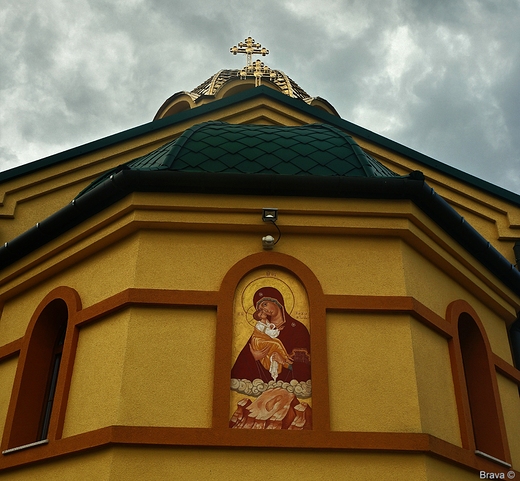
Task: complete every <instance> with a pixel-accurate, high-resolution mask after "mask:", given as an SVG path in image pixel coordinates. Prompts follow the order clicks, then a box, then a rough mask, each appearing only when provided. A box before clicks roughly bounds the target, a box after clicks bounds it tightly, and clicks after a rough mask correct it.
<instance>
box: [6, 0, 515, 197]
mask: <svg viewBox="0 0 520 481" xmlns="http://www.w3.org/2000/svg"><path fill="white" fill-rule="evenodd" d="M249 35H251V36H252V37H254V38H255V40H256V41H257V42H260V43H261V44H262V46H265V47H267V48H268V49H269V50H270V55H269V56H268V57H266V58H265V59H263V60H265V62H266V64H268V65H269V66H270V67H271V68H276V69H279V70H283V71H284V72H285V73H287V74H288V75H289V76H290V77H292V78H293V79H294V80H295V81H296V82H297V83H298V84H300V86H301V87H303V88H304V89H305V90H306V91H307V92H308V93H309V94H310V95H311V96H320V97H323V98H325V99H327V100H328V101H329V102H331V103H332V105H334V106H335V107H336V109H337V110H338V112H339V113H340V115H341V116H342V117H343V118H344V119H347V120H350V121H351V122H354V123H356V124H358V125H361V126H362V127H365V128H367V129H369V130H372V131H374V132H377V133H379V134H382V135H384V136H386V137H388V138H390V139H392V140H395V141H397V142H400V143H402V144H404V145H406V146H408V147H411V148H413V149H415V150H418V151H419V152H422V153H424V154H426V155H429V156H431V157H433V158H435V159H437V160H439V161H441V162H444V163H446V164H449V165H452V166H454V167H457V168H459V169H462V170H464V171H467V172H469V173H471V174H473V175H476V176H477V177H480V178H482V179H485V180H487V181H490V182H492V183H494V184H498V185H500V186H502V187H504V188H506V189H509V190H511V191H513V192H516V193H520V0H276V1H275V0H264V1H262V2H260V1H257V2H251V1H249V2H248V1H245V0H242V1H236V0H218V1H216V0H189V1H187V0H2V1H1V2H0V38H1V42H0V171H3V170H6V169H9V168H12V167H15V166H18V165H21V164H26V163H28V162H31V161H33V160H37V159H40V158H43V157H46V156H48V155H52V154H55V153H57V152H61V151H63V150H66V149H68V148H71V147H75V146H78V145H81V144H84V143H87V142H90V141H93V140H97V139H99V138H103V137H106V136H108V135H110V134H113V133H116V132H120V131H122V130H125V129H129V128H131V127H135V126H138V125H142V124H144V123H147V122H149V121H151V120H152V118H153V116H154V115H155V113H156V111H157V110H158V108H159V107H160V106H161V104H162V103H163V101H164V100H165V99H166V98H168V97H169V96H170V95H172V94H173V93H175V92H178V91H181V90H191V89H193V88H194V87H196V86H197V85H198V84H200V83H201V82H202V81H203V80H205V79H206V78H208V77H210V76H211V75H212V74H213V73H215V72H217V71H218V70H220V69H222V68H241V67H242V66H243V65H244V64H245V59H244V58H243V56H236V57H235V56H233V55H231V54H230V53H229V48H230V47H231V46H233V45H235V44H237V43H238V42H240V41H242V40H244V38H245V37H247V36H249Z"/></svg>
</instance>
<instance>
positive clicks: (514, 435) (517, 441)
mask: <svg viewBox="0 0 520 481" xmlns="http://www.w3.org/2000/svg"><path fill="white" fill-rule="evenodd" d="M497 381H498V389H499V392H500V400H501V403H502V410H503V412H504V422H505V425H506V431H507V435H508V436H507V437H508V440H509V449H510V450H511V459H512V461H513V466H515V467H516V466H519V465H520V437H519V436H518V431H517V429H518V426H520V402H519V399H518V386H517V385H515V384H514V383H513V382H511V381H510V380H509V379H507V378H505V377H504V376H502V375H500V374H497Z"/></svg>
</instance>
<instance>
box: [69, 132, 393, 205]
mask: <svg viewBox="0 0 520 481" xmlns="http://www.w3.org/2000/svg"><path fill="white" fill-rule="evenodd" d="M122 169H130V170H137V171H154V170H170V171H184V172H209V173H236V174H277V175H319V176H348V177H399V176H398V174H396V173H394V172H392V171H391V170H390V169H388V168H386V167H385V166H383V165H382V164H381V163H379V162H378V161H377V160H375V159H374V158H372V157H370V156H369V155H368V154H366V153H365V152H364V151H363V150H362V149H361V147H359V145H358V144H357V143H356V142H355V141H354V140H353V139H352V137H350V135H347V134H345V133H344V132H342V131H341V130H339V129H337V128H335V127H332V126H330V125H324V124H311V125H303V126H298V127H287V126H270V125H244V124H240V125H235V124H227V123H225V122H205V123H202V124H198V125H194V126H193V127H190V128H189V129H187V130H186V131H185V132H184V133H183V134H182V135H181V136H180V137H179V138H177V139H176V140H174V141H172V142H169V143H167V144H165V145H163V146H162V147H159V148H158V149H156V150H154V151H153V152H150V153H149V154H147V155H145V156H143V157H139V158H137V159H134V160H131V161H130V162H127V163H126V164H124V165H122V166H119V167H117V168H116V169H112V170H111V171H109V172H107V173H106V174H104V175H103V176H101V177H100V178H99V179H97V180H96V181H94V183H92V184H91V185H90V186H89V187H87V188H86V189H85V190H84V191H82V192H81V193H80V194H79V195H78V197H79V196H81V195H82V194H84V193H85V192H87V191H89V190H91V189H92V188H93V187H95V186H96V185H98V184H99V183H101V182H103V180H105V179H106V178H107V177H109V176H110V175H112V174H114V173H115V172H118V171H120V170H122Z"/></svg>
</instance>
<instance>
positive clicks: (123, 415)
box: [63, 308, 216, 437]
mask: <svg viewBox="0 0 520 481" xmlns="http://www.w3.org/2000/svg"><path fill="white" fill-rule="evenodd" d="M215 319H216V313H215V312H214V311H213V310H208V309H179V308H175V309H172V308H168V309H166V308H130V309H125V310H124V311H122V312H119V313H117V314H114V315H112V316H109V317H108V318H105V319H103V320H100V321H98V322H96V323H93V324H91V325H87V326H85V327H83V328H81V329H80V336H79V343H78V350H77V355H76V360H75V365H74V373H73V376H72V383H71V388H70V397H69V402H68V409H67V414H66V418H65V426H64V433H63V434H64V437H67V436H72V435H74V434H79V433H81V432H86V431H90V430H94V429H98V428H101V427H104V426H110V425H136V426H173V427H211V413H212V395H213V371H214V366H213V362H214V347H215V336H216V334H215Z"/></svg>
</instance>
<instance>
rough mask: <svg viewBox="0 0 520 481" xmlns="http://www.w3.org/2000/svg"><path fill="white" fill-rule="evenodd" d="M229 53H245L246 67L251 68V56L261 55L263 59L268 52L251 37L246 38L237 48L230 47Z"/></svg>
mask: <svg viewBox="0 0 520 481" xmlns="http://www.w3.org/2000/svg"><path fill="white" fill-rule="evenodd" d="M229 51H230V52H231V53H232V54H233V55H236V54H237V53H245V54H246V59H247V62H246V67H251V66H252V65H253V55H262V57H265V56H266V55H267V54H268V53H269V50H267V49H266V48H264V47H262V45H260V44H259V43H255V39H254V38H251V37H247V38H246V39H245V40H244V41H243V42H240V43H239V44H238V46H236V45H235V46H234V47H231V48H230V49H229Z"/></svg>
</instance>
